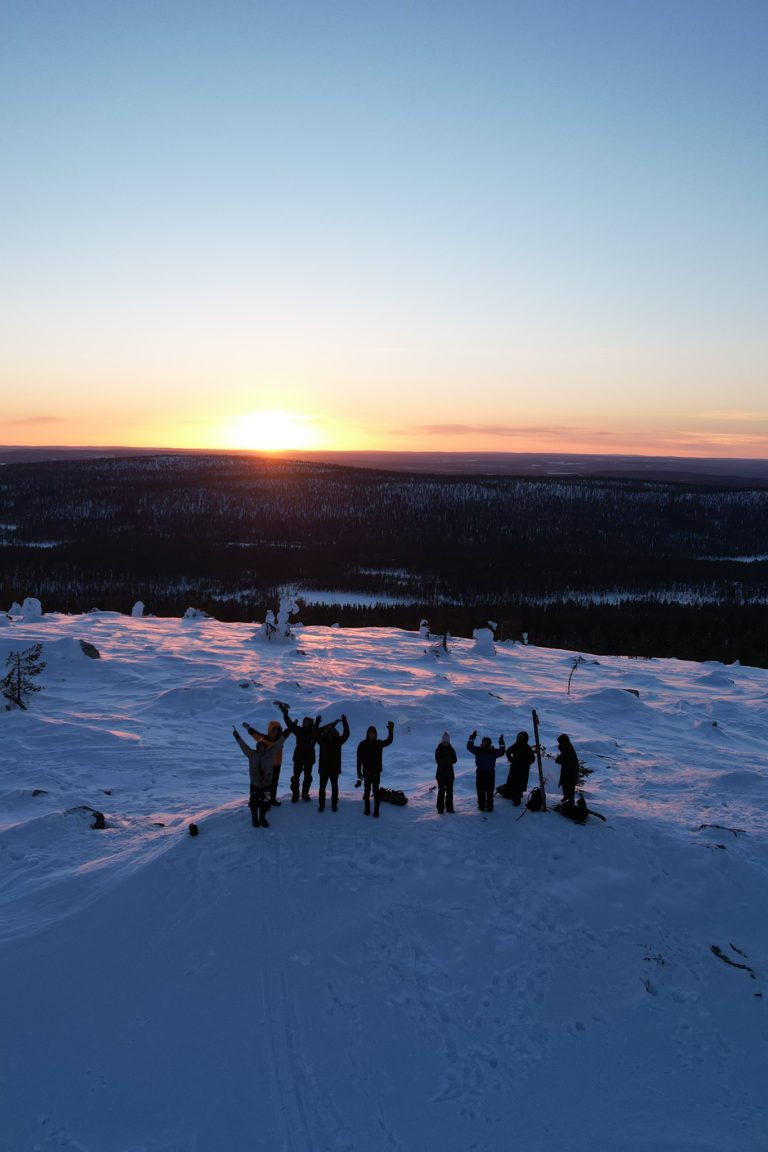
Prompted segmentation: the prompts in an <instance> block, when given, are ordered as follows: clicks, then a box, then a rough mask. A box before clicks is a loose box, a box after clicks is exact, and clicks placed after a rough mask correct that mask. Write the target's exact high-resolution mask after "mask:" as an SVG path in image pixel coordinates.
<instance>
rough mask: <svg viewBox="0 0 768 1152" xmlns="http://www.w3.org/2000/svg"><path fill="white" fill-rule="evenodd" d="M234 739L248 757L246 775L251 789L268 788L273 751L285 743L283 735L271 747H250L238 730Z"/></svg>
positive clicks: (270, 781)
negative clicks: (248, 777)
mask: <svg viewBox="0 0 768 1152" xmlns="http://www.w3.org/2000/svg"><path fill="white" fill-rule="evenodd" d="M235 740H237V742H238V744H239V745H240V747H241V749H242V750H243V754H244V755H245V756H247V757H248V775H249V776H250V781H251V791H252V792H253V791H254V790H256V789H260V788H269V786H270V785H271V783H272V768H273V760H272V756H273V752H274V750H275V749H276V748H278V749H279V748H282V746H283V744H284V743H285V736H281V737H280V738H279V739H278V740H276V741H275V743H274V744H273V745H272V747H271V748H263V749H259V748H251V746H250V744H246V742H245V740H243V738H242V736H241V735H240V733H239V732H235Z"/></svg>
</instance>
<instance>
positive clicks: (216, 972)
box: [0, 613, 768, 1152]
mask: <svg viewBox="0 0 768 1152" xmlns="http://www.w3.org/2000/svg"><path fill="white" fill-rule="evenodd" d="M252 633H253V626H252V625H222V624H217V623H216V622H214V621H192V622H187V621H184V622H181V621H178V620H165V619H163V620H154V619H151V618H150V619H144V620H141V619H132V618H126V617H121V616H119V615H118V614H114V613H94V614H89V615H88V616H85V617H59V616H45V617H43V618H42V619H41V620H38V621H35V622H31V621H30V622H21V621H14V622H13V624H12V625H11V626H10V627H9V628H6V629H5V630H4V631H3V632H2V633H0V658H2V659H4V653H5V652H6V651H8V650H10V648H11V647H23V646H27V645H29V644H32V643H35V642H38V641H42V642H43V644H44V651H43V658H44V659H46V660H48V668H47V669H46V671H45V673H44V676H43V681H42V682H43V684H44V689H45V690H44V691H43V692H42V693H40V694H39V695H38V696H37V697H36V698H35V700H34V701H33V703H32V706H31V708H30V710H29V712H27V713H20V712H7V713H2V714H0V722H2V723H3V725H4V727H3V736H2V739H3V748H4V762H3V769H2V775H1V776H0V868H1V871H0V916H1V919H0V940H2V941H3V942H4V944H3V951H2V952H0V962H1V963H2V968H1V969H0V980H1V981H2V982H3V986H4V987H5V989H6V991H7V993H8V994H9V999H8V1007H9V1019H10V1020H11V1029H10V1030H9V1031H8V1032H7V1033H6V1039H5V1041H4V1042H2V1046H1V1048H0V1072H1V1073H2V1079H0V1083H2V1084H3V1085H4V1088H3V1092H4V1093H5V1092H7V1093H8V1098H7V1099H5V1100H3V1101H2V1106H3V1113H4V1115H7V1116H8V1117H9V1118H10V1120H11V1123H10V1124H9V1126H8V1132H7V1134H3V1133H0V1149H2V1152H20V1150H21V1149H25V1148H30V1149H32V1148H35V1147H39V1148H41V1149H44V1150H46V1152H54V1150H59V1149H65V1150H69V1152H73V1150H78V1152H177V1150H178V1152H186V1150H189V1152H218V1150H219V1149H220V1148H223V1147H226V1148H227V1149H228V1152H241V1150H243V1152H245V1150H246V1149H248V1150H250V1149H252V1148H254V1147H260V1148H261V1147H263V1148H265V1149H269V1150H270V1152H272V1150H275V1152H353V1150H358V1149H365V1150H370V1152H393V1150H404V1152H422V1150H424V1152H433V1150H434V1152H437V1150H438V1149H439V1150H440V1152H467V1150H470V1149H473V1150H475V1152H501V1150H504V1152H506V1150H507V1149H508V1148H509V1147H510V1146H512V1145H513V1144H518V1143H520V1144H521V1146H523V1147H524V1148H526V1150H527V1152H554V1150H555V1149H557V1150H558V1152H559V1149H561V1148H568V1149H569V1152H582V1150H583V1152H586V1150H587V1149H590V1150H591V1149H593V1148H594V1147H595V1146H604V1147H610V1148H611V1149H612V1150H613V1149H616V1150H617V1152H645V1150H646V1149H648V1148H651V1147H652V1148H654V1150H656V1149H660V1150H662V1152H666V1150H669V1152H671V1150H672V1149H674V1150H675V1152H705V1150H709V1149H715V1148H716V1149H717V1150H718V1152H724V1150H730V1149H733V1150H734V1152H735V1150H737V1149H738V1152H753V1150H754V1152H757V1150H758V1149H759V1150H760V1152H762V1150H763V1149H764V1148H765V1146H766V1145H765V1132H766V1131H767V1130H768V1125H767V1117H766V1111H765V1106H764V1103H763V1097H764V1089H763V1079H764V1077H763V1075H762V1074H761V1073H762V1070H763V1069H764V1066H765V1055H766V1044H767V1043H768V1027H767V1026H766V1021H765V996H768V991H767V990H766V981H765V974H766V971H768V937H767V933H766V928H765V920H764V916H763V915H762V907H763V904H764V894H765V884H766V879H767V878H768V857H767V855H766V836H765V833H766V806H767V804H768V673H766V672H764V671H762V670H757V669H749V668H741V667H739V666H738V665H735V666H729V667H727V668H726V667H724V666H722V665H716V664H707V665H695V664H691V663H686V662H682V661H674V660H648V661H639V660H630V659H626V658H622V657H603V656H600V657H589V656H587V662H586V663H585V664H581V665H580V666H579V667H578V668H577V669H576V670H575V672H574V675H573V678H572V684H571V693H570V695H568V694H567V693H566V686H567V681H568V676H569V674H570V672H571V670H572V668H573V660H574V655H573V654H571V653H567V652H558V651H552V650H543V649H536V648H534V647H533V646H529V647H523V646H521V645H512V644H507V645H503V646H499V647H498V649H497V655H496V657H495V658H488V657H485V656H482V655H480V654H478V652H477V651H476V650H475V648H474V646H473V643H472V642H471V641H454V643H453V645H452V652H451V654H450V655H448V656H445V655H443V654H441V655H440V656H435V655H434V653H433V652H432V651H431V650H430V644H429V642H428V641H427V640H425V639H424V638H422V637H420V636H418V635H417V634H414V633H404V632H397V631H386V630H377V629H361V630H356V631H342V630H338V629H320V628H318V629H306V630H303V631H301V632H300V634H299V636H298V639H297V643H296V644H295V645H290V644H286V645H282V646H278V645H276V646H274V647H272V646H269V645H263V644H261V645H260V644H258V643H253V642H252V641H251V640H250V637H251V635H252ZM79 639H86V640H88V641H89V642H90V643H93V644H95V645H96V646H97V647H98V648H99V650H100V652H101V659H100V660H90V659H88V658H87V657H85V656H84V655H83V653H82V651H81V650H80V648H79V645H78V644H77V640H79ZM275 699H286V700H288V701H289V702H290V704H291V710H292V714H293V715H294V716H296V717H298V718H301V716H303V715H305V714H306V715H311V716H314V715H316V714H317V712H322V713H323V714H324V716H325V717H326V718H336V717H338V716H340V715H341V713H342V712H346V713H347V715H348V717H349V721H350V727H351V729H352V735H351V738H350V741H349V743H348V744H347V745H346V746H345V748H344V755H343V764H344V769H343V773H342V776H341V780H340V785H341V804H340V808H339V811H338V813H333V812H332V811H331V810H330V805H328V807H327V808H326V811H325V812H324V813H323V814H320V813H318V811H317V806H316V794H317V770H316V769H315V773H314V775H315V779H314V782H313V803H312V804H304V803H299V804H298V805H292V804H291V803H290V802H289V801H288V792H287V785H288V778H289V776H290V772H291V763H290V761H291V750H292V746H293V742H292V741H289V742H288V744H287V746H286V754H285V763H284V766H283V769H282V776H281V794H282V795H283V798H284V802H283V805H282V806H281V807H280V808H278V809H275V810H273V811H272V812H271V813H270V824H271V827H270V828H269V829H253V828H251V826H250V816H249V813H248V809H247V807H246V805H245V794H246V792H247V764H246V761H245V758H244V757H243V756H242V754H241V753H240V751H239V749H238V748H237V747H236V745H235V743H234V741H233V739H232V735H231V729H232V725H233V724H239V723H240V722H241V721H243V720H248V721H249V722H250V723H253V724H256V725H257V726H258V727H264V726H265V725H266V723H267V722H268V720H269V719H271V718H272V717H273V716H274V714H275V709H274V707H273V704H272V701H274V700H275ZM534 707H535V708H536V709H537V711H538V713H539V718H540V724H541V730H542V742H543V744H544V745H545V755H544V761H543V764H544V772H545V775H546V777H547V788H548V793H549V796H550V800H551V801H552V800H554V799H556V798H557V795H558V792H557V788H556V783H557V766H556V765H555V764H554V763H553V761H552V759H551V758H550V756H551V753H552V752H553V751H554V750H555V739H556V736H557V735H558V734H559V732H561V731H567V732H569V733H570V734H571V736H572V737H573V740H574V744H575V746H576V749H577V752H578V753H579V755H580V756H581V757H582V758H583V759H584V761H585V762H586V764H587V766H588V767H589V768H591V769H592V770H593V773H592V775H590V776H589V777H588V779H587V781H586V785H585V794H586V796H587V800H588V803H589V804H590V806H591V807H593V808H595V809H596V810H598V811H600V812H602V813H603V814H604V815H605V816H606V818H607V821H606V823H602V822H600V821H598V820H596V819H590V821H589V822H588V824H587V825H586V826H585V827H577V826H574V825H572V824H570V823H569V822H567V821H565V820H563V819H562V818H561V817H560V816H559V815H558V814H557V813H555V812H549V813H547V814H533V813H527V812H526V811H525V809H524V808H517V809H516V808H513V807H512V806H511V805H510V804H509V803H508V802H505V801H502V802H497V804H496V807H495V809H494V811H493V812H492V813H489V814H487V815H482V814H480V813H479V812H478V811H477V808H476V802H475V798H474V770H473V763H472V760H471V758H470V757H469V755H468V754H467V752H466V750H465V744H466V739H467V736H468V735H469V733H470V732H471V731H472V730H473V729H475V728H477V729H478V731H479V733H480V734H481V735H482V734H483V733H485V732H487V733H488V734H489V735H491V736H492V737H493V738H494V740H495V739H496V738H497V737H498V735H499V733H500V732H502V731H503V732H504V734H505V736H506V739H507V742H508V743H511V742H512V740H513V739H514V736H515V734H516V732H517V731H518V730H519V729H521V728H525V729H526V730H528V731H529V732H530V731H531V723H530V720H531V709H532V708H534ZM388 719H393V720H394V721H395V725H396V728H395V742H394V744H393V745H392V746H391V747H389V748H387V749H385V750H384V775H383V783H385V784H386V785H388V786H390V787H395V788H403V789H404V790H405V791H406V792H407V793H408V795H409V797H410V802H409V805H408V807H407V808H405V809H397V808H394V807H391V806H389V805H386V804H383V805H382V810H381V818H380V819H379V820H374V819H373V817H368V818H366V817H364V816H363V814H362V797H361V793H360V792H359V791H356V790H355V789H354V788H353V784H354V776H355V771H354V758H355V754H354V749H355V745H356V743H357V741H358V740H359V739H360V738H362V736H363V735H364V732H365V728H366V727H367V725H368V724H369V723H374V724H376V725H377V727H378V728H379V730H380V732H383V731H384V729H385V725H386V721H387V720H388ZM445 728H448V730H449V731H450V732H451V736H452V740H453V743H454V746H455V748H456V750H457V752H458V756H459V760H458V763H457V766H456V767H457V781H456V788H455V793H456V808H457V811H456V813H455V814H454V815H447V814H446V815H444V816H441V817H438V815H437V814H436V812H435V807H434V805H435V793H434V791H433V790H432V788H433V785H434V779H433V778H434V759H433V752H434V747H435V744H436V743H437V742H438V740H439V738H440V736H441V734H442V732H443V730H444V729H445ZM501 763H504V762H503V761H502V762H500V764H501ZM503 773H504V769H501V768H500V769H499V771H498V772H497V781H498V780H499V779H500V778H503ZM535 782H536V768H535V766H534V768H533V770H532V773H531V784H533V783H535ZM34 790H39V794H38V795H34V796H33V791H34ZM94 810H99V811H103V812H104V813H105V815H106V818H107V827H106V828H105V829H104V830H103V831H99V830H94V829H93V828H92V826H91V825H92V823H93V818H94V817H93V813H94ZM192 820H194V821H196V822H197V823H198V824H199V826H200V830H201V831H200V836H199V837H198V838H197V839H193V838H191V837H190V836H189V835H188V834H187V826H188V824H189V823H190V821H192ZM702 826H704V827H702ZM713 949H714V950H713ZM52 966H53V968H52ZM115 973H117V975H118V976H119V984H118V987H119V991H118V994H117V995H116V994H115V982H114V974H115ZM59 979H61V980H62V981H63V984H62V988H64V987H66V989H67V991H66V994H64V993H60V992H59V984H58V981H59ZM30 1024H32V1028H31V1029H30ZM14 1025H16V1028H15V1030H14ZM8 1037H11V1038H10V1039H9V1038H8ZM14 1038H15V1039H14ZM141 1082H143V1085H144V1086H143V1090H142V1092H141V1095H140V1096H137V1094H136V1093H137V1090H138V1084H139V1083H141ZM94 1094H95V1095H94ZM139 1100H140V1104H141V1106H140V1107H139ZM96 1101H97V1103H95V1102H96ZM574 1116H578V1117H579V1120H578V1123H577V1124H574V1121H573V1117H574ZM107 1117H109V1119H107Z"/></svg>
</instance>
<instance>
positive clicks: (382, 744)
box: [355, 720, 395, 816]
mask: <svg viewBox="0 0 768 1152" xmlns="http://www.w3.org/2000/svg"><path fill="white" fill-rule="evenodd" d="M387 732H388V736H387V738H386V740H379V737H378V733H377V731H376V729H375V728H374V727H373V726H371V727H370V728H369V729H368V731H367V732H366V734H365V740H361V741H360V743H359V744H358V746H357V784H356V785H355V787H357V788H359V787H360V784H361V783H362V782H363V781H364V782H365V794H364V796H363V800H364V802H365V809H364V810H365V814H366V816H369V815H370V812H371V792H373V814H374V816H378V814H379V785H380V783H381V752H382V749H383V748H386V747H387V745H388V744H391V743H392V741H393V740H394V738H395V726H394V724H393V723H392V721H391V720H388V721H387Z"/></svg>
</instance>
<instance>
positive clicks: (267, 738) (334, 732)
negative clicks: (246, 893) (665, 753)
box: [232, 701, 579, 828]
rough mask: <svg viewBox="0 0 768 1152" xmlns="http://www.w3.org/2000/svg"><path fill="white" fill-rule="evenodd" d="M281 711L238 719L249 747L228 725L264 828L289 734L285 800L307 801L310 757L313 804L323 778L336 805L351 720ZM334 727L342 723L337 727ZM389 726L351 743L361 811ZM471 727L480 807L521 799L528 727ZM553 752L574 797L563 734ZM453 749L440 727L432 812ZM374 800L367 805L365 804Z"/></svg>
mask: <svg viewBox="0 0 768 1152" xmlns="http://www.w3.org/2000/svg"><path fill="white" fill-rule="evenodd" d="M276 705H277V707H278V708H279V709H280V711H281V713H282V716H283V723H282V724H281V723H280V721H279V720H273V721H271V723H270V724H269V725H268V727H267V731H266V732H260V731H259V730H258V729H257V728H253V727H252V726H251V725H250V724H243V727H244V728H245V730H246V732H247V733H248V735H249V736H250V737H251V738H252V739H253V740H254V741H255V746H252V745H250V744H248V743H247V742H246V741H245V740H244V739H243V737H242V736H241V735H240V733H239V732H238V730H237V729H236V728H233V729H232V732H233V735H234V737H235V740H236V741H237V743H238V744H239V745H240V748H241V749H242V751H243V753H244V754H245V755H246V756H247V758H248V771H249V776H250V797H249V802H248V804H249V808H250V810H251V821H252V823H253V826H254V828H268V827H269V821H268V820H267V812H268V811H269V808H270V807H272V806H279V805H280V803H281V801H280V799H279V797H278V795H277V789H278V785H279V781H280V772H281V769H282V762H283V745H284V744H285V741H286V740H287V738H288V737H289V736H294V737H295V741H296V742H295V746H294V750H293V773H292V775H291V802H292V803H293V804H297V803H298V802H299V800H300V799H301V800H304V801H310V800H311V799H312V796H311V792H310V789H311V786H312V770H313V768H314V765H315V763H317V767H318V775H319V778H320V786H319V794H318V810H319V811H320V812H323V811H324V810H325V804H326V793H327V790H328V785H329V784H330V786H331V810H332V811H333V812H336V811H338V807H339V775H340V774H341V749H342V745H344V744H346V742H347V740H348V739H349V735H350V732H349V723H348V722H347V717H346V716H345V715H344V714H343V713H342V715H341V717H340V718H339V719H338V720H332V721H330V722H326V723H323V718H322V716H321V715H320V716H316V717H315V719H314V720H313V719H312V717H311V716H305V717H304V719H303V720H302V722H301V724H299V723H298V722H297V721H296V720H294V719H292V717H291V715H290V713H289V710H288V705H287V704H284V703H283V702H282V701H276ZM339 726H341V727H340V728H339ZM394 734H395V726H394V724H393V723H392V721H391V720H390V721H388V722H387V736H386V738H385V739H380V738H379V734H378V731H377V730H376V728H375V727H373V726H371V727H369V728H368V730H367V731H366V734H365V738H364V739H363V740H361V741H360V743H359V744H358V746H357V780H356V782H355V787H356V788H360V787H361V786H364V790H363V810H364V812H365V815H366V816H369V815H371V812H372V814H373V815H374V816H378V815H379V807H380V803H381V772H382V752H383V750H384V749H385V748H386V747H387V746H388V745H390V744H391V743H392V741H393V739H394ZM476 741H477V732H476V731H475V732H473V733H472V734H471V736H470V737H469V739H468V741H467V751H468V752H470V753H471V754H472V755H473V756H474V758H475V783H476V790H477V806H478V808H479V809H480V811H481V812H492V811H493V800H494V796H495V795H497V794H498V795H500V796H504V797H505V798H508V799H510V800H511V801H512V803H513V804H516V805H519V804H520V802H521V800H522V798H523V795H524V794H525V792H526V791H527V790H528V774H529V772H530V768H531V765H532V764H533V762H534V759H535V753H534V751H533V748H531V746H530V744H529V743H528V733H527V732H518V734H517V738H516V740H515V742H514V744H511V745H510V747H509V748H507V747H506V746H505V743H504V736H503V735H502V736H500V737H499V742H498V746H496V747H494V744H493V741H492V740H491V738H490V736H484V737H483V738H482V740H481V741H480V743H479V744H478V743H477V742H476ZM557 744H558V749H559V755H558V756H557V757H556V758H555V762H556V763H557V764H559V765H560V781H559V786H560V788H562V791H563V799H564V800H571V801H572V800H573V798H574V795H575V791H576V783H577V779H578V769H579V762H578V758H577V756H576V752H575V750H574V748H573V745H572V744H571V741H570V739H569V738H568V736H567V735H565V733H563V734H562V735H561V736H558V738H557ZM502 757H506V759H507V760H508V761H509V771H508V774H507V780H506V782H505V783H504V784H502V785H500V786H499V787H498V788H497V787H496V761H497V760H500V759H501V758H502ZM456 760H457V756H456V750H455V748H454V747H453V745H452V744H451V738H450V735H449V733H448V732H444V733H443V736H442V739H441V741H440V743H439V744H438V745H437V748H436V749H435V763H436V766H437V767H436V772H435V779H436V781H437V811H438V812H439V813H441V814H442V813H443V812H453V811H454V806H453V784H454V779H455V767H454V766H455V764H456ZM371 805H373V807H371Z"/></svg>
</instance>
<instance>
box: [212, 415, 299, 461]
mask: <svg viewBox="0 0 768 1152" xmlns="http://www.w3.org/2000/svg"><path fill="white" fill-rule="evenodd" d="M316 440H317V436H316V435H315V432H314V430H313V429H312V427H311V418H310V417H307V416H300V415H298V414H296V413H294V412H283V411H261V412H248V413H247V414H246V415H245V416H240V417H239V418H238V419H236V420H234V421H233V423H232V428H231V431H230V433H229V435H228V441H229V444H230V446H231V447H233V448H252V449H254V450H256V451H259V452H279V451H280V450H282V449H286V448H294V449H295V448H312V447H315V446H316Z"/></svg>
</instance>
